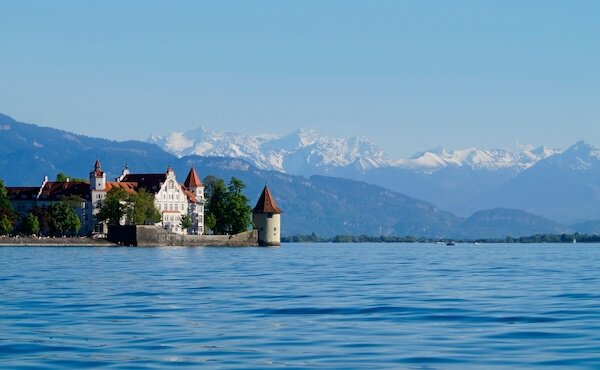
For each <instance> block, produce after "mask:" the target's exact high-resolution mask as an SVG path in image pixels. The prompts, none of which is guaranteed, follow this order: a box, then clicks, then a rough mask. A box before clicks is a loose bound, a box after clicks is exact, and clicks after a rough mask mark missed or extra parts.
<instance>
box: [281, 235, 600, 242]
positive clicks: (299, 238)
mask: <svg viewBox="0 0 600 370" xmlns="http://www.w3.org/2000/svg"><path fill="white" fill-rule="evenodd" d="M573 240H575V241H577V243H600V235H598V234H583V233H573V234H536V235H530V236H521V237H511V236H507V237H504V238H479V239H452V238H425V237H415V236H410V235H408V236H395V235H382V236H372V235H335V236H332V237H322V236H319V235H315V234H314V233H312V234H297V235H289V236H284V237H282V238H281V241H282V242H283V243H436V242H438V243H439V242H442V243H446V242H450V241H454V242H457V243H500V244H511V243H515V244H519V243H520V244H528V243H573Z"/></svg>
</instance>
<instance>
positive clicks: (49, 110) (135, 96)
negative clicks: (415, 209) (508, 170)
mask: <svg viewBox="0 0 600 370" xmlns="http://www.w3.org/2000/svg"><path fill="white" fill-rule="evenodd" d="M0 14H1V15H2V21H1V22H0V48H1V50H2V53H1V54H0V112H2V113H5V114H8V115H10V116H12V117H13V118H15V119H18V120H21V121H26V122H34V123H39V124H43V125H47V126H52V127H56V128H60V129H64V130H69V131H75V132H78V133H82V134H86V135H90V136H101V137H108V138H113V139H145V138H147V137H148V135H149V134H151V133H152V132H156V133H159V134H164V133H167V132H170V131H174V130H178V131H183V130H189V129H192V128H195V127H198V126H200V125H202V126H205V127H207V128H209V129H212V130H224V131H235V132H245V133H276V134H284V133H289V132H291V131H293V130H295V129H297V128H301V127H304V128H313V129H316V130H318V131H320V132H322V133H323V134H327V135H332V136H339V137H350V136H356V135H362V136H367V137H370V138H372V139H373V140H374V142H375V143H377V144H379V145H380V146H381V147H382V148H383V149H384V150H385V151H386V152H388V153H389V154H390V155H391V156H393V157H407V156H409V155H411V154H412V153H414V152H415V151H419V150H423V149H428V148H433V147H437V146H440V145H441V146H443V147H446V148H448V149H458V148H463V147H471V146H476V147H480V148H496V147H508V148H515V147H516V146H518V145H521V144H534V145H541V144H545V145H548V146H552V147H558V148H565V147H566V146H568V145H570V144H573V143H574V142H575V141H577V140H580V139H584V140H587V141H589V142H590V143H592V144H595V145H600V124H599V122H600V101H599V100H600V99H599V98H600V47H598V40H600V22H598V19H599V18H600V2H597V1H560V2H559V1H543V2H541V1H496V2H492V1H400V0H396V1H350V0H344V1H324V0H319V1H235V2H228V1H213V2H204V1H176V2H167V1H148V0H145V1H97V2H88V1H60V0H56V1H16V0H15V1H2V2H0Z"/></svg>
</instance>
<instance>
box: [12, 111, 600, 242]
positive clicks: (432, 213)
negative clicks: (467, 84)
mask: <svg viewBox="0 0 600 370" xmlns="http://www.w3.org/2000/svg"><path fill="white" fill-rule="evenodd" d="M195 134H197V136H194V137H192V136H191V134H188V133H186V134H176V133H175V134H170V135H168V136H166V137H164V138H161V137H158V136H154V137H153V138H152V141H153V142H155V143H157V144H160V145H161V146H162V147H163V148H165V149H166V150H168V151H170V152H172V153H168V152H167V151H163V150H162V149H161V148H159V147H158V146H157V145H155V144H153V143H143V142H139V141H126V142H115V141H111V140H105V139H98V138H90V137H85V136H82V135H77V134H74V133H69V132H65V131H61V130H56V129H51V128H45V127H39V126H36V125H32V124H25V123H21V122H17V121H15V120H13V119H12V118H10V117H8V116H5V115H0V178H1V179H3V180H4V181H5V184H6V185H8V186H16V185H32V184H38V183H40V182H41V180H42V178H43V176H45V175H46V176H49V177H53V176H55V175H56V173H58V172H65V173H68V174H69V175H71V176H74V177H83V178H87V174H88V173H89V171H90V170H91V165H92V164H93V163H94V161H95V159H97V158H99V159H100V160H101V161H102V164H103V168H104V170H105V171H107V172H108V174H109V176H110V177H116V176H117V175H118V174H119V173H120V171H121V169H122V168H123V166H124V165H125V164H128V165H129V168H130V169H131V170H132V171H133V172H160V171H162V170H164V169H165V168H166V167H167V165H169V164H170V165H172V166H173V167H174V168H175V170H176V172H177V173H178V174H179V173H181V174H184V173H186V172H187V171H188V170H189V167H190V166H191V165H194V166H195V167H196V168H197V169H198V170H199V172H200V175H201V176H203V177H204V176H206V175H215V176H219V177H223V178H226V179H228V178H230V177H231V176H236V177H239V178H241V179H242V180H244V181H245V182H246V184H247V185H248V189H247V194H248V195H249V196H250V197H251V202H255V201H256V198H257V197H258V195H259V194H260V190H261V189H262V186H264V184H265V182H267V183H268V184H269V186H270V187H271V188H272V189H273V191H274V193H275V195H276V197H277V198H278V201H279V203H280V205H281V207H282V208H283V209H284V211H285V214H284V217H285V223H284V224H285V227H284V230H283V233H284V235H290V234H295V233H311V232H315V233H317V234H320V235H323V236H329V235H335V234H354V235H357V234H368V235H389V234H395V235H415V236H429V237H504V236H506V235H512V236H520V235H530V234H535V233H546V232H552V233H561V232H570V231H580V232H594V231H600V229H599V228H598V226H600V222H598V221H597V220H600V211H599V210H600V199H599V198H600V196H599V194H600V191H599V189H600V188H599V187H598V184H600V154H599V153H600V150H598V149H596V148H594V147H593V146H591V145H589V144H586V143H584V142H580V143H577V144H575V145H574V146H572V147H571V148H568V149H567V150H565V151H558V150H550V149H547V148H538V149H533V150H527V151H523V152H521V153H511V152H509V151H506V150H477V149H467V150H461V151H451V152H448V151H444V150H443V149H439V150H434V151H426V152H424V153H421V154H419V155H417V156H415V157H413V158H410V159H407V160H393V159H390V158H389V157H387V156H386V155H385V153H384V152H383V151H382V150H380V149H379V148H377V146H376V145H374V144H373V143H371V142H370V141H369V140H367V139H364V138H354V139H348V140H346V139H335V138H327V137H322V136H321V135H319V134H317V133H316V132H314V131H309V130H299V131H296V132H294V133H292V134H290V135H287V136H284V137H273V136H268V135H262V136H254V137H249V136H247V135H238V134H223V133H211V132H208V131H206V130H203V129H199V130H196V132H195ZM275 169H277V170H275ZM283 171H284V172H283ZM517 209H521V210H517ZM532 213H534V214H532ZM574 223H577V225H575V228H574V227H573V225H572V224H574ZM567 225H571V226H567Z"/></svg>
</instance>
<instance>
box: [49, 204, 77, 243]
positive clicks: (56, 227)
mask: <svg viewBox="0 0 600 370" xmlns="http://www.w3.org/2000/svg"><path fill="white" fill-rule="evenodd" d="M48 215H49V218H50V222H49V224H50V225H49V226H50V233H51V234H53V235H65V234H71V235H74V234H76V233H77V232H78V231H79V228H80V227H81V221H79V217H77V215H76V214H75V211H73V209H72V208H71V207H70V206H69V205H68V204H67V203H65V202H56V203H54V204H52V205H51V206H50V207H48Z"/></svg>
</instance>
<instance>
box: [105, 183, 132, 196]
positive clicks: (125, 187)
mask: <svg viewBox="0 0 600 370" xmlns="http://www.w3.org/2000/svg"><path fill="white" fill-rule="evenodd" d="M115 188H121V189H123V190H125V192H127V193H129V194H135V193H136V192H137V189H138V184H137V182H122V181H121V182H115V181H111V182H107V183H106V191H107V192H108V191H110V190H111V189H115Z"/></svg>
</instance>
